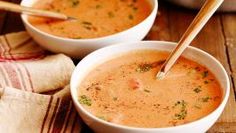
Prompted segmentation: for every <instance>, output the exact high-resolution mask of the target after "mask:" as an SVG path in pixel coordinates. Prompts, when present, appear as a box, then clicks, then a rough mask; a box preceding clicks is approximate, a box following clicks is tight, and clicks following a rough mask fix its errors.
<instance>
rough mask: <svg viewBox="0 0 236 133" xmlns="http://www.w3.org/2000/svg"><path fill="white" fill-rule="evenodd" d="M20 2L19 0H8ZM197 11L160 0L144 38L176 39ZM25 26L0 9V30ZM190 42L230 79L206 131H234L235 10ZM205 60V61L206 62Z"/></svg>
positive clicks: (215, 19) (216, 19)
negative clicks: (224, 100) (217, 113)
mask: <svg viewBox="0 0 236 133" xmlns="http://www.w3.org/2000/svg"><path fill="white" fill-rule="evenodd" d="M11 2H15V3H19V2H20V0H11ZM196 13H197V11H193V10H188V9H184V8H181V7H176V6H173V5H171V4H169V3H164V2H162V1H161V2H160V4H159V13H158V16H157V19H156V21H155V24H154V26H153V28H152V29H151V31H150V33H149V34H148V35H147V37H146V38H145V39H148V40H165V41H174V42H177V41H178V40H179V39H180V37H181V35H182V34H183V33H184V31H185V30H186V28H187V27H188V25H189V24H190V23H191V21H192V20H193V18H194V17H195V15H196ZM21 30H24V26H23V24H22V21H21V19H20V17H19V15H18V14H14V13H6V12H4V11H0V34H5V33H10V32H17V31H21ZM192 46H195V47H198V48H200V49H202V50H204V51H206V52H208V53H210V54H211V55H213V56H214V57H216V58H217V59H218V60H219V61H220V62H221V63H222V64H223V65H224V67H225V68H226V70H227V72H228V74H229V76H230V79H231V93H230V98H229V101H228V103H227V106H226V108H225V110H224V112H223V114H222V116H221V117H220V119H219V120H218V122H217V123H216V124H215V125H214V126H213V127H212V128H211V129H210V130H209V131H208V132H209V133H211V132H227V133H233V132H235V133H236V99H235V96H236V13H217V14H216V15H214V17H212V18H211V20H210V21H209V22H208V23H207V25H206V26H205V27H204V29H203V30H202V31H201V32H200V34H199V35H198V36H197V38H196V39H195V40H194V41H193V42H192ZM206 63H207V62H206Z"/></svg>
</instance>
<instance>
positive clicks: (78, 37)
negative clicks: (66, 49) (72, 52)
mask: <svg viewBox="0 0 236 133" xmlns="http://www.w3.org/2000/svg"><path fill="white" fill-rule="evenodd" d="M74 39H82V37H81V36H77V37H74Z"/></svg>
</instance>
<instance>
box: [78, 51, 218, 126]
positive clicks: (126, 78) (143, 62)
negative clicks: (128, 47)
mask: <svg viewBox="0 0 236 133" xmlns="http://www.w3.org/2000/svg"><path fill="white" fill-rule="evenodd" d="M168 54H169V53H167V52H161V51H154V50H138V51H133V52H129V53H127V54H123V55H121V56H118V57H115V58H113V59H111V60H109V61H107V62H105V63H103V64H101V65H99V66H97V67H96V68H94V69H93V70H92V71H91V72H90V73H89V74H88V75H87V76H86V77H85V78H84V80H83V81H82V82H81V85H80V86H79V88H78V95H79V97H78V100H79V102H80V103H81V105H82V106H83V107H84V108H85V109H86V110H87V111H89V112H90V113H92V114H93V115H94V116H96V117H98V118H100V119H103V120H105V121H108V122H112V123H117V124H121V125H125V126H131V127H144V128H156V127H170V126H176V125H181V124H185V123H189V122H192V121H195V120H198V119H200V118H202V117H204V116H206V115H208V114H209V113H211V112H212V111H214V110H215V109H216V108H217V107H218V106H219V104H220V103H221V100H222V94H221V87H220V84H219V82H218V81H217V79H216V78H215V76H214V75H213V74H212V73H211V72H210V71H209V70H208V69H207V68H206V67H204V66H202V65H200V64H198V63H196V62H194V61H191V60H189V59H186V58H184V57H181V58H180V59H179V60H178V61H177V63H176V64H175V65H174V66H173V68H172V69H171V70H170V72H169V73H168V74H167V75H166V77H165V78H164V79H162V80H157V79H156V78H155V76H156V73H157V72H158V70H159V69H160V65H161V64H162V63H163V62H164V60H165V59H166V58H167V57H168Z"/></svg>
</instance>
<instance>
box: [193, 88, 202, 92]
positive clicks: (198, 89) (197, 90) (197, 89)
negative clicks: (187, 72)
mask: <svg viewBox="0 0 236 133" xmlns="http://www.w3.org/2000/svg"><path fill="white" fill-rule="evenodd" d="M200 88H201V86H199V87H196V88H195V89H194V90H193V91H194V92H196V93H199V92H201V91H202V90H201V89H200Z"/></svg>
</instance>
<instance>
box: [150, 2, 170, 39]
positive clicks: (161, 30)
mask: <svg viewBox="0 0 236 133" xmlns="http://www.w3.org/2000/svg"><path fill="white" fill-rule="evenodd" d="M166 6H167V5H166V4H165V3H163V2H160V3H159V9H158V15H157V18H156V20H155V23H154V25H153V26H152V28H151V30H150V32H149V33H148V35H147V37H146V38H145V40H164V41H169V40H170V31H169V28H168V27H169V21H168V9H167V8H165V7H166Z"/></svg>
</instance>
